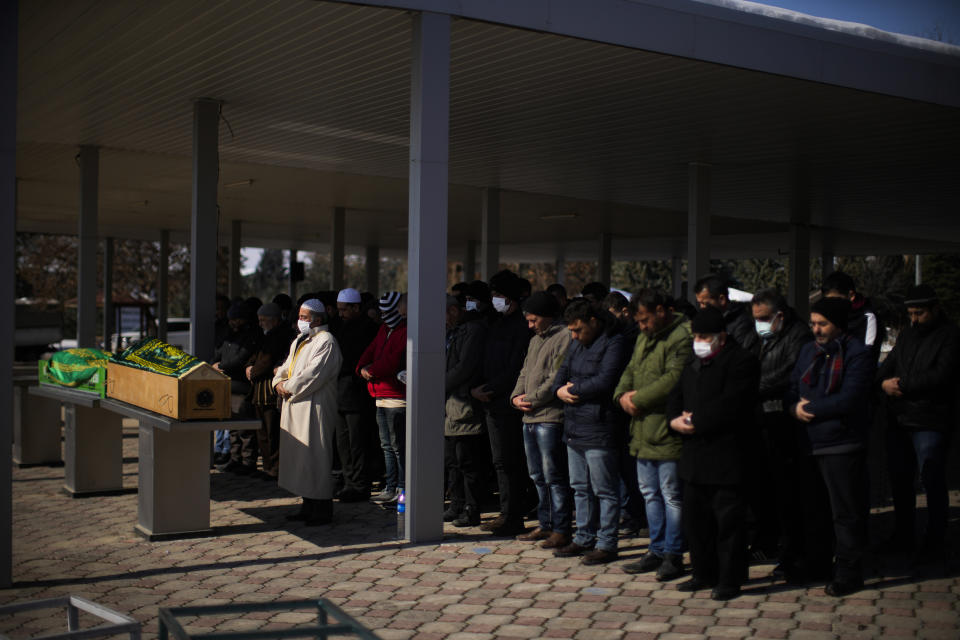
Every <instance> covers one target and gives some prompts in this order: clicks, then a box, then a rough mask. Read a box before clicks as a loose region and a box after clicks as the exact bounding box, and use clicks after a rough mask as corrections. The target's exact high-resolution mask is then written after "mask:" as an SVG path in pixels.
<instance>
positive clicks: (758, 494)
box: [748, 412, 803, 566]
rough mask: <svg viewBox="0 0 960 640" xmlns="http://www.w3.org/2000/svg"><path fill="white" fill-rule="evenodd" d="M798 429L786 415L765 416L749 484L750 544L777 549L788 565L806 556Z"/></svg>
mask: <svg viewBox="0 0 960 640" xmlns="http://www.w3.org/2000/svg"><path fill="white" fill-rule="evenodd" d="M796 429H797V423H796V421H795V420H793V419H792V418H790V417H789V416H788V415H786V414H784V413H780V412H778V413H767V414H764V415H763V418H762V420H761V422H760V438H758V440H757V443H758V444H759V445H760V447H761V451H760V452H758V453H757V454H756V455H754V456H752V458H753V460H754V461H755V462H756V466H754V467H753V473H752V477H751V479H750V481H749V483H748V486H749V489H748V501H749V506H750V511H751V512H752V516H753V518H752V524H753V532H752V533H753V537H752V539H751V543H752V544H753V545H754V546H755V547H759V548H760V549H769V548H771V547H774V546H776V547H777V548H778V549H779V556H780V562H781V563H783V564H784V565H786V566H791V565H792V564H794V563H795V562H797V560H798V558H799V557H800V556H801V555H802V554H803V534H802V531H803V517H802V514H803V509H802V508H801V506H800V505H801V504H802V498H801V487H802V482H801V478H802V475H803V474H802V471H801V466H800V462H801V460H802V456H801V454H800V450H799V447H798V445H797V434H796Z"/></svg>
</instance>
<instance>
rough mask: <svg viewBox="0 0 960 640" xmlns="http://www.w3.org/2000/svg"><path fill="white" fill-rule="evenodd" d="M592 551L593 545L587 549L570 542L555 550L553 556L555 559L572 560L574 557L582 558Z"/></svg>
mask: <svg viewBox="0 0 960 640" xmlns="http://www.w3.org/2000/svg"><path fill="white" fill-rule="evenodd" d="M591 549H593V545H591V546H589V547H581V546H580V545H579V544H577V543H576V542H571V543H570V544H568V545H567V546H565V547H560V548H559V549H555V550H554V552H553V555H554V556H555V557H557V558H573V557H575V556H582V555H583V554H584V553H586V552H587V551H590V550H591Z"/></svg>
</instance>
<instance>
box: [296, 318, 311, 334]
mask: <svg viewBox="0 0 960 640" xmlns="http://www.w3.org/2000/svg"><path fill="white" fill-rule="evenodd" d="M297 329H300V333H310V321H309V320H297Z"/></svg>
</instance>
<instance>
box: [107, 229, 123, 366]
mask: <svg viewBox="0 0 960 640" xmlns="http://www.w3.org/2000/svg"><path fill="white" fill-rule="evenodd" d="M115 315H116V311H115V310H114V308H113V238H107V239H106V240H105V241H104V243H103V345H104V348H105V349H106V350H107V351H113V346H112V345H111V343H110V337H111V336H113V330H114V326H113V320H114V316H115ZM121 329H122V327H117V333H118V334H119V333H120V331H121Z"/></svg>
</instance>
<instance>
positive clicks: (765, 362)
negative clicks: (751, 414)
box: [754, 307, 813, 403]
mask: <svg viewBox="0 0 960 640" xmlns="http://www.w3.org/2000/svg"><path fill="white" fill-rule="evenodd" d="M783 322H784V326H783V327H782V328H781V329H780V330H779V331H777V332H776V333H775V334H773V335H772V336H771V337H769V338H767V339H766V340H762V339H761V340H760V341H759V342H758V343H757V344H756V346H755V347H754V353H756V354H757V355H758V356H759V358H760V402H762V403H763V402H770V401H774V402H779V401H782V400H783V394H784V393H786V391H787V388H788V387H789V386H790V373H791V372H792V371H793V366H794V365H795V364H796V363H797V356H799V355H800V349H802V348H803V345H805V344H807V343H808V342H810V341H811V340H813V333H812V332H811V331H810V327H809V326H808V325H807V324H806V323H805V322H801V321H800V318H798V317H797V312H796V311H794V310H793V309H790V308H789V307H788V308H787V309H786V310H785V311H784V317H783Z"/></svg>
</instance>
